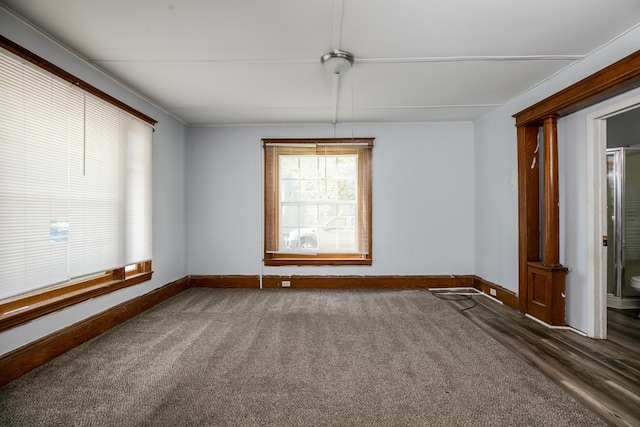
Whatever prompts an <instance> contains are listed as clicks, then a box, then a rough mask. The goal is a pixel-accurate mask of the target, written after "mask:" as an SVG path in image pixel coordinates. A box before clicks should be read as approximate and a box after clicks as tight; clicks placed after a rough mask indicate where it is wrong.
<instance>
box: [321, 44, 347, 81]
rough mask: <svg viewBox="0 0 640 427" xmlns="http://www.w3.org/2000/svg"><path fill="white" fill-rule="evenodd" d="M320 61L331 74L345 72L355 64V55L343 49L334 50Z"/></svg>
mask: <svg viewBox="0 0 640 427" xmlns="http://www.w3.org/2000/svg"><path fill="white" fill-rule="evenodd" d="M320 62H321V63H322V66H323V67H324V69H325V70H327V71H328V72H330V73H331V74H337V75H340V74H344V73H346V72H347V71H349V69H350V68H351V65H353V55H352V54H350V53H349V52H345V51H343V50H332V51H331V52H327V53H325V54H324V55H322V57H321V58H320Z"/></svg>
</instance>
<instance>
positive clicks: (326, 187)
mask: <svg viewBox="0 0 640 427" xmlns="http://www.w3.org/2000/svg"><path fill="white" fill-rule="evenodd" d="M263 143H264V149H265V254H264V260H265V264H266V265H349V264H354V265H370V264H371V262H372V255H371V246H372V244H371V153H372V149H373V138H353V139H352V138H345V139H341V138H332V139H296V140H289V139H264V140H263Z"/></svg>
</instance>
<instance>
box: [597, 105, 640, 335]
mask: <svg viewBox="0 0 640 427" xmlns="http://www.w3.org/2000/svg"><path fill="white" fill-rule="evenodd" d="M636 123H639V124H638V125H637V124H636ZM634 127H637V129H634ZM636 163H637V165H635V164H636ZM625 165H626V168H625ZM634 165H635V166H634ZM636 176H637V177H636ZM587 180H588V183H589V184H591V185H589V186H588V188H589V190H588V194H587V230H588V243H589V245H588V251H587V258H588V259H587V263H588V265H587V272H588V274H587V302H588V305H589V307H588V308H589V309H588V314H587V331H586V332H587V335H588V336H590V337H592V338H601V339H605V338H607V308H608V307H614V308H616V309H623V308H629V309H632V308H633V304H635V303H636V302H637V303H638V307H640V298H639V297H640V292H636V291H635V289H633V288H632V287H631V282H632V281H631V279H632V278H633V277H637V276H640V95H638V96H635V97H632V98H630V99H627V100H625V101H622V102H620V103H618V104H615V105H612V106H609V107H606V108H603V109H602V110H599V111H596V112H594V113H592V114H589V115H588V116H587ZM625 184H626V185H625ZM636 192H637V193H638V196H637V197H636V196H635V195H634V194H635V193H636ZM635 199H638V206H637V207H634V206H635V205H634V204H635V203H636V202H635V201H634V200H635ZM634 228H638V230H637V232H636V231H635V230H634ZM636 239H637V240H638V241H637V243H636ZM636 247H637V249H636ZM636 266H637V271H636ZM636 273H637V274H636ZM638 279H640V277H639V278H638ZM633 300H636V301H635V302H632V301H633ZM623 306H624V307H623Z"/></svg>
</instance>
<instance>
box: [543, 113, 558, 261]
mask: <svg viewBox="0 0 640 427" xmlns="http://www.w3.org/2000/svg"><path fill="white" fill-rule="evenodd" d="M559 187H560V185H559V182H558V117H557V116H555V115H551V116H549V117H546V118H545V119H544V256H543V258H542V259H543V261H544V263H545V265H548V266H552V267H560V266H561V264H560V208H559V206H558V203H559V200H560V196H559V194H560V188H559Z"/></svg>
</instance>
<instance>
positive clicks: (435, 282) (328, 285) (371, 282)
mask: <svg viewBox="0 0 640 427" xmlns="http://www.w3.org/2000/svg"><path fill="white" fill-rule="evenodd" d="M283 280H286V281H289V282H290V288H294V289H295V288H300V289H414V288H416V289H417V288H420V289H424V288H452V287H473V285H474V276H471V275H462V276H296V275H294V276H279V275H268V276H263V277H262V287H263V288H265V289H276V288H282V281H283ZM189 284H190V286H191V287H208V288H249V289H257V288H259V287H260V277H259V276H238V275H230V276H224V275H220V276H218V275H211V276H190V277H189Z"/></svg>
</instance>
